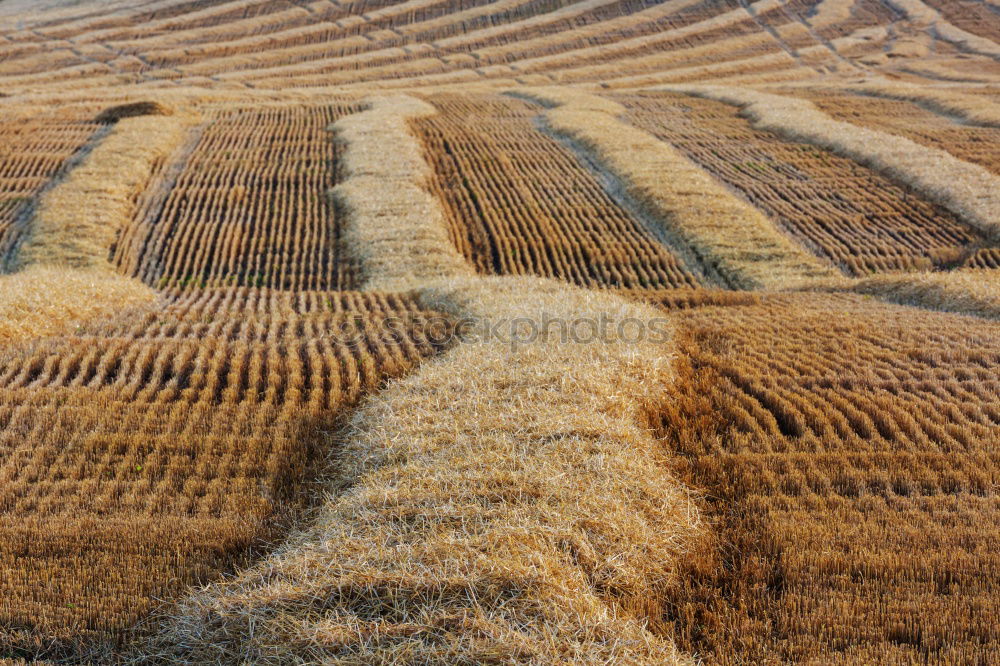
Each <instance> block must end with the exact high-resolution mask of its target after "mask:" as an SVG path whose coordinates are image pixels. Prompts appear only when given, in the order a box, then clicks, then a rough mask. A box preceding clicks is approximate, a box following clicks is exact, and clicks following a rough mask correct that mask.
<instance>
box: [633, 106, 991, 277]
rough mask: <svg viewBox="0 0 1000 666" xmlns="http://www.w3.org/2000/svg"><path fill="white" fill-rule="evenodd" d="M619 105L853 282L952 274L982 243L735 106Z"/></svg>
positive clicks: (938, 213) (901, 191)
mask: <svg viewBox="0 0 1000 666" xmlns="http://www.w3.org/2000/svg"><path fill="white" fill-rule="evenodd" d="M616 99H618V101H620V102H621V103H622V104H624V105H625V106H626V107H627V108H628V109H629V112H628V120H629V122H631V123H632V124H634V125H635V126H637V127H639V128H641V129H644V130H646V131H648V132H650V133H652V134H654V135H655V136H657V137H658V138H660V139H662V140H664V141H667V142H669V143H670V144H672V145H674V146H676V147H677V148H678V149H680V150H681V151H682V152H683V153H684V154H685V155H687V156H688V157H689V158H690V159H692V160H694V161H695V162H696V163H697V164H699V165H701V166H702V167H703V168H704V169H706V170H707V171H708V172H709V173H711V174H712V175H714V176H715V177H716V178H718V179H719V180H721V181H722V182H724V183H726V184H727V185H729V186H730V187H732V188H733V189H734V190H736V191H737V192H738V193H740V194H741V195H742V196H743V197H744V198H746V199H747V200H748V201H749V202H750V203H752V204H753V205H755V206H757V207H758V208H759V209H761V210H762V211H763V212H765V213H766V214H767V215H768V216H770V217H771V218H772V219H773V220H774V221H775V223H776V224H777V225H778V226H779V227H780V228H782V229H783V230H784V231H786V232H787V233H789V234H790V235H791V236H793V237H794V238H795V239H796V240H798V241H799V242H800V243H802V244H803V245H804V246H805V247H806V248H808V249H810V250H812V251H813V252H815V253H816V254H817V255H818V256H821V257H824V258H826V259H828V260H829V261H831V262H832V263H833V264H834V265H836V266H838V267H839V268H841V269H842V270H843V271H844V272H845V273H847V274H849V275H865V274H871V273H879V272H889V271H915V270H929V269H948V268H954V267H957V266H960V265H962V264H963V263H964V262H965V261H967V260H968V259H969V257H970V256H971V255H972V254H973V253H975V251H976V250H977V249H978V248H979V247H980V246H981V245H983V244H984V242H985V239H984V238H983V237H982V236H981V235H980V234H978V233H977V232H976V231H974V230H973V229H971V228H969V227H967V226H966V225H964V224H962V223H961V222H959V221H958V220H957V219H956V218H955V216H954V215H952V214H950V213H949V212H947V211H945V210H944V209H942V208H940V207H938V206H935V205H934V204H932V203H930V202H929V201H928V200H927V199H925V198H924V197H922V196H921V195H920V194H919V193H917V192H914V191H912V190H909V189H906V188H904V187H902V186H899V185H896V184H895V183H893V182H891V181H889V180H887V179H886V178H884V177H882V176H880V175H879V174H877V173H875V172H874V171H873V170H871V169H868V168H866V167H864V166H861V165H860V164H858V163H856V162H853V161H852V160H850V159H847V158H843V157H839V156H837V155H835V154H833V153H831V152H829V151H826V150H822V149H819V148H816V147H814V146H810V145H807V144H804V143H797V142H795V141H788V140H784V139H781V138H779V137H778V136H776V135H774V134H772V133H770V132H767V131H762V130H757V129H754V128H753V127H751V126H750V124H749V122H748V121H747V120H745V119H743V118H741V117H740V116H739V110H738V109H737V108H736V107H733V106H729V105H727V104H722V103H720V102H715V101H710V100H704V99H698V98H693V97H687V96H682V95H677V94H673V93H641V94H635V95H623V96H621V97H619V98H616ZM860 103H864V100H862V101H861V102H860Z"/></svg>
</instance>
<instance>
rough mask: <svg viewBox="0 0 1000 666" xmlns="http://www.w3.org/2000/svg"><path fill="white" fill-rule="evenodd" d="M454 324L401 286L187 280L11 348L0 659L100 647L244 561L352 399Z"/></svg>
mask: <svg viewBox="0 0 1000 666" xmlns="http://www.w3.org/2000/svg"><path fill="white" fill-rule="evenodd" d="M435 317H436V318H435ZM447 321H448V320H447V318H445V317H443V316H440V315H434V314H433V313H428V312H425V311H423V310H421V309H420V308H419V307H418V306H417V305H416V304H415V302H414V301H413V300H412V299H408V298H405V297H400V296H394V295H389V294H386V295H381V294H360V293H351V292H306V291H302V292H298V293H295V294H292V293H288V292H275V291H270V290H258V289H245V288H235V289H225V290H207V291H198V292H190V291H178V292H176V293H172V294H169V295H166V296H165V297H164V301H163V302H161V303H160V304H159V305H158V306H157V307H155V308H152V307H145V308H142V309H139V310H138V311H133V312H132V313H130V314H126V315H123V316H121V317H118V318H117V319H112V320H106V321H104V322H102V323H100V324H93V325H89V326H87V327H85V328H84V329H83V330H81V331H79V332H77V333H76V334H75V335H71V336H60V337H53V338H49V339H47V340H45V341H44V342H40V343H37V344H28V345H21V346H14V347H11V348H9V349H6V350H5V351H4V352H3V356H2V358H0V450H2V451H3V463H2V464H0V478H2V479H4V483H3V491H2V493H0V533H2V538H0V543H2V544H3V545H2V546H0V570H3V571H4V572H5V574H4V575H3V576H2V577H0V597H2V598H3V599H4V600H5V602H4V603H3V604H2V605H0V627H2V629H0V654H4V655H21V656H26V657H32V656H46V657H55V658H59V657H65V656H67V655H74V654H77V655H79V654H87V653H88V651H97V652H95V654H96V656H97V657H98V658H100V657H106V654H105V653H104V652H103V650H106V649H108V648H109V646H113V645H115V644H117V643H119V642H120V641H122V640H123V639H125V638H127V634H128V631H129V629H130V628H131V627H132V626H133V625H135V623H136V622H138V621H139V620H141V619H142V618H143V617H144V616H145V615H146V614H147V613H148V612H149V611H150V610H151V609H152V608H154V607H155V606H156V605H157V604H158V603H159V600H163V599H170V598H172V597H175V596H176V595H178V594H179V593H180V592H182V591H183V590H184V589H185V587H186V586H188V585H191V584H196V583H200V582H207V581H210V580H212V579H215V578H217V577H218V576H219V574H220V573H222V572H224V571H229V570H231V569H232V568H233V567H234V566H237V565H239V564H240V563H245V562H247V561H248V558H249V557H251V556H252V555H253V553H254V550H255V549H259V548H261V547H262V546H264V545H265V544H266V543H267V542H269V541H271V540H273V539H275V538H277V537H278V536H279V535H280V534H281V533H282V530H283V529H285V528H287V526H288V524H289V520H291V519H292V518H294V517H295V512H296V511H298V510H301V509H302V508H303V507H304V504H303V503H304V502H307V501H308V494H303V489H302V484H303V483H305V482H307V481H309V480H310V478H311V477H312V476H314V475H315V474H316V472H317V465H318V464H320V462H321V460H322V457H323V456H324V455H325V454H323V453H322V450H323V447H324V446H329V442H330V441H331V438H332V437H333V436H334V435H333V433H334V431H335V428H336V424H337V421H338V419H339V418H340V417H341V415H342V414H343V413H344V410H345V409H346V408H347V407H348V406H349V405H351V404H353V403H355V402H356V401H357V400H358V399H359V398H360V397H361V396H362V395H363V394H364V393H366V392H368V391H371V390H372V389H374V388H376V387H377V386H378V385H379V383H380V382H382V381H384V380H385V379H386V378H387V377H393V376H398V375H400V374H403V373H405V372H406V371H407V370H408V369H410V368H412V367H413V366H414V365H415V364H416V363H418V362H419V361H420V360H421V359H422V358H426V357H428V356H430V355H433V354H434V353H435V352H436V351H438V349H439V345H440V341H441V340H446V339H447V338H446V336H445V335H444V333H445V332H446V330H444V329H440V328H439V329H434V328H433V326H438V327H441V326H444V327H446V326H447ZM433 330H438V334H439V336H440V337H438V338H436V339H435V337H434V336H433V334H432V332H433ZM429 335H430V337H428V336H429ZM435 340H437V341H435ZM43 581H44V584H43Z"/></svg>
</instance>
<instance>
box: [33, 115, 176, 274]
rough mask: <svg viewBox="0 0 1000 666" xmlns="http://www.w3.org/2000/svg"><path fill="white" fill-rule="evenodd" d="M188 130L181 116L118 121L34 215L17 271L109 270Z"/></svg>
mask: <svg viewBox="0 0 1000 666" xmlns="http://www.w3.org/2000/svg"><path fill="white" fill-rule="evenodd" d="M187 128H188V120H187V119H186V118H185V117H182V116H176V115H175V116H138V117H134V118H124V119H122V120H119V121H118V123H117V124H116V125H115V126H114V128H113V129H112V130H111V131H110V133H109V134H108V135H107V136H106V137H104V138H103V139H101V140H100V142H99V143H98V144H97V146H96V147H95V148H94V149H93V150H91V151H90V153H89V154H88V155H87V156H86V157H85V158H84V160H83V161H82V163H80V164H79V165H78V166H77V167H76V168H74V169H72V170H71V171H70V173H69V174H68V175H67V176H66V178H65V180H63V181H62V182H60V183H59V184H58V185H57V186H56V187H54V188H53V189H51V190H50V191H48V192H47V193H45V194H44V195H43V196H42V197H41V199H40V201H39V202H38V207H37V209H36V210H35V214H34V217H33V219H32V220H31V222H30V226H29V228H28V231H27V234H26V235H27V238H26V239H25V240H23V241H22V244H21V245H20V247H19V248H18V250H17V254H16V258H15V265H20V266H26V265H30V264H49V265H58V266H69V267H73V268H98V269H101V268H110V263H109V262H108V254H109V252H110V251H111V247H112V245H113V244H114V243H115V240H116V238H117V236H118V233H119V232H120V231H121V230H122V229H123V228H124V227H125V226H126V225H127V224H128V223H129V222H130V221H131V220H132V217H133V215H134V214H135V208H136V197H137V196H138V195H139V193H140V192H141V191H142V189H143V188H144V187H145V186H146V185H147V184H148V183H149V180H150V178H151V177H152V175H153V172H154V170H155V169H156V168H157V166H158V165H161V164H162V163H163V161H164V160H165V159H166V158H167V157H168V156H169V154H170V153H171V152H172V151H173V150H174V149H175V148H177V146H178V145H179V144H180V143H181V141H182V140H183V138H184V134H185V132H186V130H187Z"/></svg>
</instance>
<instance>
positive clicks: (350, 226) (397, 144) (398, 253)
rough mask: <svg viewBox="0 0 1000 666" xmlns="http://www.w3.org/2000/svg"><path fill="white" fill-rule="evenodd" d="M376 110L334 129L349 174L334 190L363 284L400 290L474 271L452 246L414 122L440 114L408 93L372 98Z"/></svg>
mask: <svg viewBox="0 0 1000 666" xmlns="http://www.w3.org/2000/svg"><path fill="white" fill-rule="evenodd" d="M368 103H369V105H370V109H369V110H368V111H365V112H362V113H359V114H355V115H352V116H347V117H346V118H342V119H341V120H339V121H337V122H336V123H335V124H334V125H333V126H332V127H333V129H334V131H335V132H336V135H337V141H339V142H341V143H342V144H343V146H344V147H343V154H342V155H343V156H342V160H341V164H342V168H343V172H344V175H345V176H346V179H345V180H344V181H343V182H342V183H341V184H340V185H338V186H337V187H335V188H334V189H333V190H332V192H331V194H332V196H333V199H334V203H335V205H336V206H337V207H338V209H339V210H340V211H341V212H342V213H343V215H344V225H345V226H344V232H343V239H344V244H345V246H346V247H347V248H348V251H349V252H350V253H351V254H352V255H353V256H354V257H355V259H356V260H357V261H358V262H359V264H360V271H361V275H362V276H361V279H362V288H363V289H367V290H381V291H399V290H406V289H409V288H412V287H413V286H415V285H419V284H420V283H422V282H424V281H426V280H430V279H436V278H443V277H456V276H462V275H471V273H472V270H471V268H470V267H469V266H468V265H467V264H466V262H465V260H464V259H463V257H462V255H461V254H460V253H459V252H458V250H457V249H455V246H454V245H452V243H451V240H450V238H449V236H448V227H447V225H446V224H445V221H444V217H443V213H442V211H441V208H440V203H439V202H438V201H437V199H435V198H434V197H432V196H431V195H430V194H428V192H427V191H426V190H425V189H424V184H425V183H426V182H427V180H428V179H429V177H430V171H429V169H428V167H427V164H426V163H425V162H424V160H423V154H422V148H421V146H420V142H419V141H418V140H417V139H416V138H415V137H414V136H413V134H412V133H411V132H410V128H409V126H408V124H407V122H408V120H409V119H411V118H419V117H422V116H427V115H430V114H434V113H436V111H435V109H434V107H432V106H430V105H429V104H427V103H426V102H422V101H420V100H418V99H416V98H413V97H408V96H405V95H398V96H394V97H376V98H373V99H371V100H369V102H368Z"/></svg>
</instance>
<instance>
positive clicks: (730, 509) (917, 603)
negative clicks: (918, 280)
mask: <svg viewBox="0 0 1000 666" xmlns="http://www.w3.org/2000/svg"><path fill="white" fill-rule="evenodd" d="M678 320H679V322H680V324H679V325H680V327H681V332H682V333H681V335H682V338H681V339H682V340H683V341H684V342H683V343H682V346H681V349H682V357H681V361H680V365H679V368H680V372H681V373H682V376H683V377H684V381H682V382H680V383H679V384H678V393H677V394H676V395H674V396H672V398H671V399H670V400H669V401H668V403H667V408H666V409H665V410H664V411H662V412H660V413H659V414H658V415H657V416H656V417H655V419H654V420H655V423H656V426H657V428H658V429H659V432H660V435H661V437H662V438H663V443H664V445H665V446H667V447H668V448H669V449H670V450H672V451H674V452H675V453H676V455H677V467H676V468H675V469H676V470H677V472H678V473H679V474H681V476H682V478H684V479H686V480H687V482H688V483H689V484H691V485H692V486H694V487H696V488H699V489H701V490H702V491H703V492H704V493H705V498H706V499H705V507H704V510H705V512H706V514H707V515H711V516H713V520H714V529H713V532H712V536H711V537H710V538H709V539H708V540H707V542H706V544H705V545H704V547H703V548H702V549H701V550H700V551H697V552H696V554H695V556H694V557H693V558H692V562H691V567H690V571H689V572H688V573H687V575H686V576H682V580H683V581H684V583H683V584H682V586H681V588H680V590H679V591H678V592H677V597H676V599H675V600H674V601H675V606H674V608H673V611H672V612H671V614H670V616H669V617H667V618H666V620H667V622H666V624H665V628H664V631H666V632H668V633H669V634H670V635H672V636H674V637H675V639H676V640H677V641H678V644H679V645H682V646H683V647H684V649H685V650H687V651H690V652H694V653H698V654H701V655H704V657H705V658H706V660H708V661H710V662H711V663H719V664H736V663H763V662H768V661H771V660H774V661H780V662H783V663H784V662H790V663H807V662H808V663H817V662H822V663H912V662H928V663H988V662H990V661H993V660H994V659H995V658H996V656H997V650H998V648H1000V645H998V642H997V634H996V627H995V626H994V623H993V618H994V617H995V614H996V613H995V610H994V609H993V606H994V604H995V599H996V598H997V593H998V580H1000V576H998V571H997V568H998V566H1000V560H998V559H997V557H996V550H997V547H998V545H1000V543H998V541H997V522H996V519H995V516H996V515H997V509H998V507H1000V498H998V496H997V492H996V489H997V479H998V463H1000V458H998V457H997V454H996V451H995V450H994V447H993V443H994V442H995V441H996V439H997V437H998V433H1000V430H998V429H1000V402H998V400H997V395H998V393H1000V373H998V368H1000V356H998V355H997V349H1000V346H998V343H1000V339H998V336H1000V326H998V325H997V324H996V323H984V322H982V321H976V320H974V319H969V318H963V317H959V316H955V315H941V314H930V313H927V312H922V311H919V310H914V309H905V308H898V307H893V306H884V305H879V304H877V303H874V302H872V301H871V300H862V299H860V298H859V297H857V296H829V297H820V296H815V295H797V296H784V297H770V298H767V299H765V300H764V301H763V302H761V303H759V304H746V305H735V304H734V305H730V306H729V307H715V306H711V305H710V306H708V307H703V308H698V309H694V310H686V311H684V312H683V313H679V316H678Z"/></svg>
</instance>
